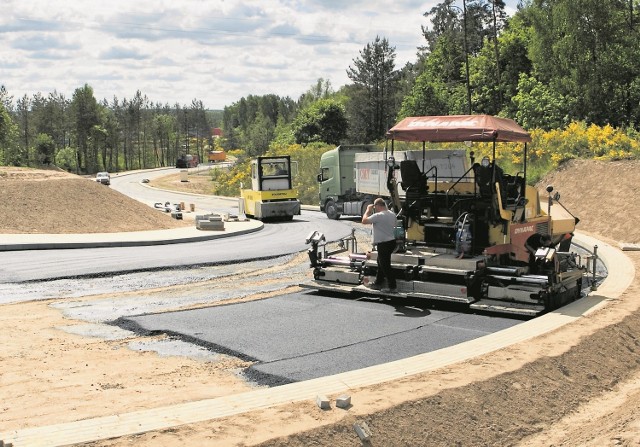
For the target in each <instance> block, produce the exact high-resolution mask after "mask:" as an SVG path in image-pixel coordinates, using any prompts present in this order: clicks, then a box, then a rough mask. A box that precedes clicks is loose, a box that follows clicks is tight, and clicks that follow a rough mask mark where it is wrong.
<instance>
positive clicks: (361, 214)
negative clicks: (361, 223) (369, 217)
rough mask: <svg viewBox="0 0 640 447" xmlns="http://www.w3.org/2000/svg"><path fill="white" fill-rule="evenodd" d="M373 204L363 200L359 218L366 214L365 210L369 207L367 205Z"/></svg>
mask: <svg viewBox="0 0 640 447" xmlns="http://www.w3.org/2000/svg"><path fill="white" fill-rule="evenodd" d="M372 203H373V202H371V201H370V200H365V202H364V203H363V204H362V209H360V216H364V213H366V212H367V208H368V207H369V205H371V204H372Z"/></svg>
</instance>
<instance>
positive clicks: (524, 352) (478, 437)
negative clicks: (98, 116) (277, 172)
mask: <svg viewBox="0 0 640 447" xmlns="http://www.w3.org/2000/svg"><path fill="white" fill-rule="evenodd" d="M639 168H640V163H639V162H637V161H615V162H604V161H582V160H579V161H572V162H569V163H567V164H565V165H563V166H562V167H561V169H559V170H558V171H556V172H554V173H552V174H550V175H549V176H547V178H545V179H544V181H543V182H541V184H540V190H541V191H543V190H544V187H545V186H546V185H547V184H552V185H553V186H554V188H555V190H557V191H559V192H560V193H561V199H560V201H561V202H562V204H563V205H564V206H566V207H567V208H568V209H570V210H571V211H572V212H574V214H575V215H577V216H578V217H579V218H580V219H581V222H580V224H579V226H578V228H579V229H580V231H582V232H583V233H586V234H588V235H591V236H593V237H596V238H598V239H600V240H602V241H604V242H606V243H608V244H611V245H613V246H618V245H619V244H620V243H631V244H637V243H638V242H640V228H639V227H638V224H637V221H638V218H639V217H640V204H639V203H638V201H637V200H635V197H636V194H635V192H636V191H635V189H636V187H635V185H636V184H637V179H636V176H637V172H638V169H639ZM200 181H202V182H203V184H204V185H205V186H206V185H207V184H206V182H207V180H206V178H204V179H202V180H200ZM195 183H196V182H195V180H194V182H189V188H190V189H191V192H194V191H193V189H195V186H194V184H195ZM163 185H164V186H165V187H171V186H174V187H175V188H176V189H177V188H180V186H181V182H180V181H178V179H177V177H176V179H175V181H174V180H172V179H164V180H163ZM0 193H1V194H2V197H3V198H4V199H5V201H4V203H5V209H4V210H3V212H2V213H0V234H2V233H14V234H15V233H31V232H41V233H52V232H54V231H52V228H55V232H58V233H103V232H120V231H136V230H144V229H158V228H170V227H172V226H176V225H185V223H183V222H180V221H175V220H173V219H171V218H170V217H168V216H167V215H166V214H163V213H160V212H158V211H157V210H154V209H152V208H150V207H147V206H145V205H143V204H140V203H138V202H136V201H134V200H132V199H128V198H126V197H122V196H121V195H120V194H118V193H116V192H115V191H113V190H111V189H110V188H108V187H105V186H103V185H99V184H97V183H96V182H90V181H88V180H87V179H85V178H79V177H77V176H73V175H70V174H66V173H62V172H59V171H31V170H22V169H12V168H11V169H10V168H6V167H0ZM124 222H126V225H124V224H123V223H124ZM626 254H627V256H629V258H631V260H632V261H633V263H634V265H635V267H636V269H637V268H638V267H640V252H636V251H629V252H626ZM298 260H299V262H306V261H305V260H304V256H300V257H299V258H298ZM610 268H612V269H613V268H615V266H610ZM237 280H241V278H237ZM196 286H197V285H194V287H196ZM174 292H176V293H179V290H176V291H174ZM596 293H597V292H596ZM99 298H100V297H95V299H99ZM639 298H640V282H639V280H638V278H637V277H636V278H634V279H633V281H632V283H631V286H630V287H629V288H628V289H627V291H626V292H625V293H624V294H623V295H622V296H621V297H620V298H619V299H616V300H612V301H610V302H608V303H607V304H606V306H604V307H602V308H600V309H599V310H597V311H595V312H592V313H590V314H588V315H587V316H585V317H584V318H581V319H579V320H578V321H576V322H574V323H572V324H570V325H567V326H565V327H562V328H560V329H557V330H555V331H553V332H550V333H547V334H545V335H543V336H540V337H537V338H535V339H533V340H530V341H527V342H524V343H518V344H515V345H512V346H510V347H508V348H505V349H501V350H499V351H496V352H493V353H490V354H486V355H483V356H480V357H477V358H474V359H472V360H469V361H465V362H462V363H459V364H455V365H451V366H447V367H444V368H441V369H439V370H437V371H434V372H429V373H426V374H420V375H414V376H408V377H406V378H404V379H401V380H396V381H393V382H389V383H382V384H379V385H376V386H372V387H367V388H363V389H354V390H351V392H350V395H351V399H352V405H351V406H350V407H349V408H347V409H346V410H343V409H338V408H335V406H332V409H331V410H324V411H323V410H320V409H319V408H318V407H317V405H316V402H315V400H313V398H312V399H310V400H309V401H308V402H301V403H295V404H290V405H282V406H279V407H275V408H270V409H267V410H261V411H255V412H251V413H246V414H242V415H239V416H233V417H229V418H222V419H215V420H210V421H205V422H201V423H197V424H191V425H183V426H178V427H174V428H171V429H167V430H159V431H154V432H148V433H142V434H138V435H135V436H128V437H123V438H115V439H109V440H101V441H96V442H93V443H91V444H90V445H92V446H129V445H135V446H143V447H146V446H158V445H180V444H181V445H207V446H213V445H221V446H233V445H236V446H249V445H274V446H296V447H297V446H313V445H318V446H325V445H327V446H328V445H331V446H336V447H340V446H359V445H362V444H363V442H362V441H361V440H360V438H359V437H358V435H357V433H356V431H355V430H354V428H353V425H354V424H360V425H361V424H362V423H365V424H366V425H367V426H368V428H369V430H370V433H371V440H370V441H369V442H368V444H369V445H374V446H452V445H460V446H487V445H491V446H507V445H523V446H524V445H526V446H577V445H580V446H594V447H595V446H598V447H599V446H635V445H640V419H639V416H640V340H639V334H640V301H639ZM84 299H87V300H91V299H94V298H93V297H85V298H84ZM57 301H59V300H55V299H53V300H44V301H32V302H26V303H18V304H10V305H3V306H0V322H1V324H2V327H3V330H2V334H3V336H2V346H3V349H2V351H0V362H1V364H2V372H1V373H0V374H1V375H0V405H1V408H2V415H1V416H0V431H3V432H7V431H11V430H16V429H20V428H26V427H40V426H46V425H52V424H57V423H61V422H68V421H75V420H81V419H87V418H92V417H97V416H105V415H110V414H120V413H126V412H132V411H138V410H143V409H150V408H156V407H159V406H167V405H172V404H177V403H184V402H191V401H196V400H201V399H208V398H211V397H215V396H221V395H233V394H234V393H239V392H242V391H246V390H248V389H249V388H250V387H251V385H250V384H247V383H244V382H243V381H242V380H241V379H239V378H238V376H237V375H236V374H235V373H234V371H236V370H237V368H240V367H242V364H241V362H239V361H237V360H233V359H226V360H225V361H219V362H202V361H196V360H190V359H185V358H179V357H160V356H158V355H157V354H156V353H152V352H140V351H132V350H128V349H126V348H125V347H124V343H122V342H121V341H109V340H103V339H99V338H87V337H82V336H79V335H73V334H71V333H68V332H65V331H62V330H60V327H61V326H66V325H72V324H74V321H70V320H69V319H68V318H65V317H64V316H63V315H62V314H61V312H60V311H59V310H57V309H56V308H54V307H53V306H51V304H52V303H54V302H57ZM329 397H330V398H332V399H335V397H336V396H329ZM365 444H366V443H365Z"/></svg>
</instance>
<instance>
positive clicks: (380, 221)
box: [362, 197, 397, 292]
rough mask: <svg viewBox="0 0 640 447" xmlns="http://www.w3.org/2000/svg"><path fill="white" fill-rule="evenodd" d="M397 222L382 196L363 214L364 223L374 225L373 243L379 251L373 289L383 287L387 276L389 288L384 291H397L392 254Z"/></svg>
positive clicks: (394, 246) (394, 245)
mask: <svg viewBox="0 0 640 447" xmlns="http://www.w3.org/2000/svg"><path fill="white" fill-rule="evenodd" d="M396 222H397V217H396V215H395V213H394V212H392V211H390V210H389V209H388V208H387V204H386V202H385V201H384V200H383V199H381V198H380V197H378V198H377V199H376V200H375V201H374V202H373V204H371V205H369V206H367V210H366V211H365V213H364V216H362V223H363V224H371V225H372V226H373V245H374V247H376V250H377V251H378V260H377V262H378V273H377V274H376V281H375V282H374V283H373V284H371V285H370V286H369V287H371V288H372V289H376V290H379V289H382V284H383V283H384V279H385V278H386V279H387V285H388V287H389V289H388V290H387V289H383V291H385V292H387V291H388V292H395V291H396V278H395V276H394V274H393V269H392V268H391V254H392V253H393V250H395V248H396V237H395V228H396Z"/></svg>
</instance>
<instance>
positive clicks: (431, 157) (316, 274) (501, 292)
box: [303, 115, 586, 316]
mask: <svg viewBox="0 0 640 447" xmlns="http://www.w3.org/2000/svg"><path fill="white" fill-rule="evenodd" d="M387 136H388V139H387V145H389V144H390V149H388V150H387V152H388V156H387V163H386V170H387V178H388V182H387V186H388V188H389V196H390V197H391V200H390V202H391V203H390V205H391V206H392V208H393V209H394V210H395V212H396V213H397V216H398V231H397V234H398V244H397V246H398V248H397V250H396V252H395V253H394V254H393V255H392V265H393V269H394V272H395V275H396V278H397V285H398V289H397V292H396V293H395V295H396V296H400V297H411V298H424V299H427V300H432V301H443V302H450V303H460V304H462V305H465V306H468V307H469V308H472V309H476V310H481V311H488V312H498V313H507V314H518V315H525V316H536V315H539V314H541V313H544V312H547V311H550V310H553V309H556V308H558V307H561V306H563V305H564V304H566V303H568V302H570V301H573V300H575V299H577V298H579V297H580V294H581V290H582V280H583V277H584V275H585V271H586V269H585V267H583V266H582V261H581V259H580V256H579V255H578V254H576V253H573V252H571V251H570V248H571V239H572V237H573V232H574V230H575V227H576V224H577V223H578V221H579V219H578V218H576V217H575V216H573V215H572V214H571V213H570V212H568V211H567V210H566V209H565V208H564V207H563V206H562V205H561V204H560V203H559V195H558V194H557V193H554V192H553V187H551V186H549V187H547V194H546V197H544V198H545V199H546V201H547V203H546V205H545V204H544V203H543V202H541V198H540V195H539V193H538V190H537V189H536V188H535V187H533V186H531V185H528V184H527V155H528V154H527V143H528V142H530V141H531V136H530V135H529V133H527V132H526V131H525V130H524V129H522V128H521V127H520V126H519V125H518V124H516V123H515V122H514V121H512V120H510V119H505V118H498V117H493V116H489V115H458V116H423V117H410V118H405V119H404V120H402V121H400V122H399V123H398V124H396V125H395V126H394V127H393V128H391V129H390V130H389V132H388V135H387ZM399 141H403V142H413V143H418V144H420V143H421V145H422V151H423V152H424V154H425V155H424V156H422V157H415V158H416V159H413V160H402V161H400V162H397V161H396V160H395V158H394V146H395V144H396V142H399ZM443 142H453V143H461V145H462V146H463V147H464V146H471V145H472V144H473V143H488V147H489V151H488V152H491V155H490V156H486V157H482V159H481V160H479V161H478V160H476V159H475V157H474V153H473V152H471V151H469V159H468V162H465V163H462V164H461V163H460V161H459V160H456V161H455V163H453V160H451V159H450V154H451V152H452V151H446V150H445V151H442V152H441V153H442V157H440V158H439V157H438V156H437V152H438V150H433V151H432V150H429V151H428V152H429V154H428V156H427V149H426V144H427V143H443ZM502 144H504V145H505V147H501V148H500V149H501V150H502V149H506V150H510V151H513V150H518V151H520V152H519V155H520V159H521V160H522V167H521V169H519V170H518V171H517V172H512V173H507V172H504V171H503V169H502V168H501V167H500V166H499V165H498V163H497V162H496V150H497V149H496V148H497V147H498V145H502ZM434 153H435V154H434ZM439 173H440V175H439ZM442 173H446V175H442ZM397 178H400V179H401V180H400V181H397V180H396V179H397ZM543 196H545V194H543ZM325 239H326V238H325V236H324V235H323V234H321V233H319V232H313V233H312V234H311V235H309V237H308V238H307V241H306V242H307V243H308V244H309V245H310V248H309V259H310V263H311V268H312V269H313V280H312V281H310V282H307V283H304V284H303V286H304V287H307V288H312V289H316V290H321V291H332V292H340V293H348V294H355V295H362V294H365V295H384V293H383V292H381V291H378V290H374V289H372V288H369V287H368V285H369V284H371V283H372V282H373V281H374V279H375V274H376V269H377V263H376V251H375V249H374V250H372V251H370V252H358V249H357V243H356V241H355V237H354V236H351V237H350V238H346V239H345V240H341V241H339V245H338V247H337V248H335V249H333V250H332V249H331V248H332V246H331V245H330V244H327V243H326V241H325Z"/></svg>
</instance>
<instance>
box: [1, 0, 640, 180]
mask: <svg viewBox="0 0 640 447" xmlns="http://www.w3.org/2000/svg"><path fill="white" fill-rule="evenodd" d="M639 3H640V0H523V1H521V2H520V3H519V5H518V10H517V12H516V13H515V14H514V15H513V16H511V17H509V16H507V14H506V13H505V3H504V1H503V0H462V1H459V0H458V1H454V0H444V1H443V2H441V3H439V4H438V5H436V6H435V7H433V8H432V9H430V10H429V11H425V13H424V17H425V25H423V26H422V28H421V29H420V30H416V32H420V33H421V35H422V36H423V38H424V45H423V46H421V47H420V48H418V49H417V53H416V60H415V61H414V62H410V63H407V64H405V66H403V67H401V68H398V67H396V64H395V58H396V54H395V48H394V47H393V46H392V45H391V43H390V42H389V41H388V40H387V39H386V38H385V37H383V36H376V38H375V39H374V40H373V41H372V42H370V43H369V44H367V45H366V46H365V47H364V48H363V49H362V50H361V51H360V52H359V54H358V55H357V56H356V57H355V58H354V59H353V61H352V64H350V66H349V67H347V68H346V72H347V75H348V77H349V79H350V81H351V83H349V84H347V85H345V86H342V87H340V88H339V89H338V90H334V89H333V87H332V85H331V83H330V81H329V80H325V79H318V80H317V81H316V82H315V84H314V85H312V86H311V87H310V88H309V90H308V91H306V92H304V93H303V94H302V95H301V96H300V97H299V98H298V99H295V100H294V99H292V98H289V97H284V98H283V97H279V96H277V95H273V94H271V95H264V96H253V95H249V96H247V97H243V98H241V99H239V100H238V101H237V102H235V103H233V104H231V105H228V106H226V107H225V108H224V110H221V111H211V110H207V109H206V108H205V106H204V104H203V103H202V101H200V100H197V99H194V100H192V102H191V104H190V105H179V104H174V105H169V104H160V103H153V102H152V101H150V100H149V99H148V98H147V97H146V96H145V95H143V94H142V93H141V92H140V91H138V92H136V95H135V96H134V98H132V99H122V100H119V99H118V98H115V97H114V98H113V99H112V100H111V101H110V102H109V101H107V100H102V101H97V100H96V99H95V97H94V95H93V90H92V88H91V87H90V86H89V85H84V86H82V87H80V88H78V89H76V90H75V92H74V93H73V96H72V98H71V99H66V98H64V96H63V95H61V94H59V93H57V92H53V93H49V94H48V96H46V97H45V96H43V95H42V94H40V93H38V94H36V95H34V96H33V97H31V98H30V97H27V96H26V95H25V96H23V97H21V98H19V99H18V100H16V101H14V99H13V97H12V96H11V95H10V94H9V92H7V91H6V90H5V88H4V87H1V88H0V163H1V164H13V165H25V166H37V165H41V164H46V163H55V164H56V165H58V166H61V167H63V168H65V169H67V170H70V171H72V172H77V173H93V172H97V171H99V170H109V171H119V170H129V169H140V168H150V167H158V166H171V165H173V164H174V163H175V159H176V158H177V157H178V156H179V155H180V154H183V153H190V154H194V155H198V156H199V157H200V158H201V159H203V158H205V156H206V152H207V151H208V150H210V149H219V148H222V149H225V150H232V149H243V153H245V154H246V155H247V156H255V155H260V154H264V153H266V152H267V151H268V150H270V149H271V150H273V149H274V148H282V150H286V148H287V147H290V146H291V145H296V144H297V145H302V146H303V147H304V146H307V145H310V144H311V145H313V143H326V144H330V145H337V144H341V143H372V142H379V141H381V140H383V139H384V135H385V133H386V131H387V130H388V129H389V128H390V127H392V126H393V124H394V123H395V122H397V121H398V120H400V119H401V118H403V117H406V116H417V115H451V114H469V113H473V114H491V115H499V116H505V117H510V118H513V119H515V120H516V121H517V122H518V123H520V124H521V125H523V126H524V127H525V128H526V129H529V130H534V129H540V130H545V131H549V130H552V129H565V128H567V127H568V126H570V125H571V124H572V123H576V122H582V123H585V125H596V126H612V127H614V128H617V129H623V130H626V131H628V135H633V136H637V131H638V121H639V118H640V36H639V32H638V19H639V13H638V6H640V5H639ZM213 127H221V128H222V130H223V135H224V137H223V138H221V139H215V140H214V139H212V138H211V128H213Z"/></svg>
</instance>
